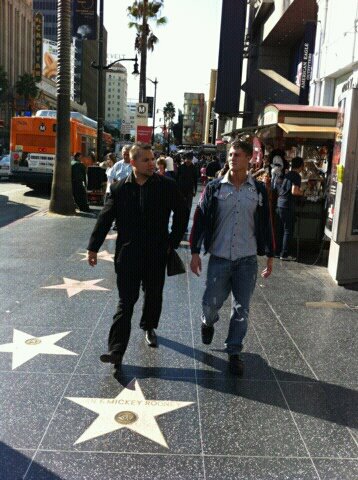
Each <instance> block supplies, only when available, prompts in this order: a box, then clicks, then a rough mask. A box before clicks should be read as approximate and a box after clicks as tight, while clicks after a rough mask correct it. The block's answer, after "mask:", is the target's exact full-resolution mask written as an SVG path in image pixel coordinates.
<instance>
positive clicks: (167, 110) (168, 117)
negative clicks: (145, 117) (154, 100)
mask: <svg viewBox="0 0 358 480" xmlns="http://www.w3.org/2000/svg"><path fill="white" fill-rule="evenodd" d="M163 115H164V123H165V124H166V125H167V132H168V142H167V153H168V155H169V153H170V152H169V150H170V148H169V146H170V130H171V129H172V128H173V118H174V117H175V107H174V104H173V103H172V102H167V103H166V104H165V107H164V108H163Z"/></svg>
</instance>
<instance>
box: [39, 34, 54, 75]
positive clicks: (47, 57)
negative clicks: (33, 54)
mask: <svg viewBox="0 0 358 480" xmlns="http://www.w3.org/2000/svg"><path fill="white" fill-rule="evenodd" d="M42 51H43V59H42V66H43V68H42V76H43V77H45V78H48V79H49V80H53V81H56V77H57V42H53V41H52V40H47V39H46V38H45V39H44V41H43V47H42Z"/></svg>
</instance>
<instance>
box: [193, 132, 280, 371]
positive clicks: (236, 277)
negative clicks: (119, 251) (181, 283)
mask: <svg viewBox="0 0 358 480" xmlns="http://www.w3.org/2000/svg"><path fill="white" fill-rule="evenodd" d="M251 157H252V146H251V145H250V144H249V143H245V142H239V141H236V142H234V143H233V144H232V145H231V148H230V150H229V171H228V172H227V173H226V174H225V176H224V177H222V178H218V179H215V180H213V181H211V182H209V183H208V185H207V186H206V188H205V191H204V193H203V195H202V197H201V199H200V201H199V204H198V206H197V208H196V211H195V215H194V223H193V228H192V231H191V235H190V246H191V253H192V259H191V264H190V268H191V270H192V272H193V273H195V274H196V275H199V274H200V271H201V258H200V250H201V245H202V243H204V247H205V253H207V252H209V253H210V259H209V265H208V271H207V281H206V289H205V292H204V296H203V300H202V315H201V320H202V325H201V334H202V341H203V343H204V344H210V343H211V341H212V339H213V335H214V324H215V323H216V322H217V321H218V320H219V310H220V308H221V307H222V305H223V303H224V301H225V300H226V299H227V297H228V295H229V293H230V292H231V293H232V298H233V303H232V311H231V318H230V325H229V331H228V336H227V338H226V341H225V344H226V351H227V353H228V355H229V368H230V371H231V372H232V373H233V374H234V375H239V376H241V375H242V374H243V371H244V365H243V362H242V360H241V358H240V352H241V349H242V342H243V339H244V337H245V335H246V331H247V323H248V315H249V308H250V300H251V296H252V294H253V291H254V288H255V284H256V277H257V255H264V254H266V255H267V257H268V258H267V265H266V268H265V269H264V271H263V272H262V274H261V275H262V277H264V278H267V277H268V276H269V275H270V274H271V272H272V263H273V258H272V257H273V251H272V227H271V221H270V213H269V204H268V198H267V193H266V188H265V185H264V184H263V183H261V182H257V181H255V180H254V179H253V178H252V177H251V176H250V175H248V173H247V171H248V167H249V161H250V159H251Z"/></svg>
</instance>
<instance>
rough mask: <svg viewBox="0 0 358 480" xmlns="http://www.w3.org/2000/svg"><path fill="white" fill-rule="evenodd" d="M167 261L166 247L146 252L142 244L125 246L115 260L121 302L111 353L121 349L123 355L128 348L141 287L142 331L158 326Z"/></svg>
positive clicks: (110, 335)
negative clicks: (142, 293) (142, 300)
mask: <svg viewBox="0 0 358 480" xmlns="http://www.w3.org/2000/svg"><path fill="white" fill-rule="evenodd" d="M166 263H167V251H166V249H161V250H160V251H153V250H152V251H151V252H150V253H148V254H146V253H145V252H144V251H143V248H141V247H140V246H134V245H128V246H125V247H122V249H121V251H120V252H119V255H118V258H117V263H116V272H117V287H118V295H119V301H118V307H117V311H116V313H115V315H114V317H113V324H112V327H111V329H110V332H109V337H108V350H109V351H110V352H111V351H119V352H121V353H122V355H123V354H124V352H125V351H126V348H127V345H128V341H129V337H130V333H131V319H132V315H133V308H134V305H135V304H136V302H137V300H138V297H139V292H140V286H142V290H143V292H144V304H143V311H142V316H141V319H140V324H139V326H140V328H141V329H143V330H150V329H152V328H157V327H158V323H159V318H160V314H161V311H162V299H163V287H164V281H165V267H166Z"/></svg>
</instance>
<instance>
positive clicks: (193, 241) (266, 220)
mask: <svg viewBox="0 0 358 480" xmlns="http://www.w3.org/2000/svg"><path fill="white" fill-rule="evenodd" d="M221 180H222V179H221V178H218V179H215V180H212V181H211V182H209V183H208V184H207V186H206V188H205V190H204V192H203V194H202V197H201V199H200V202H199V204H198V206H197V207H196V210H195V214H194V223H193V227H192V230H191V234H190V247H191V253H200V250H201V245H202V243H204V249H205V253H207V252H208V250H209V248H210V245H211V240H212V237H213V233H214V225H215V219H216V209H217V198H216V197H215V196H214V194H215V192H216V191H217V190H219V189H220V187H221ZM255 186H256V190H257V193H258V194H259V196H260V199H261V200H260V201H259V205H258V206H257V208H256V212H255V237H256V243H257V254H258V255H267V256H268V257H273V248H272V226H271V219H270V209H269V202H268V196H267V192H266V188H265V185H264V184H263V183H262V182H258V181H256V180H255Z"/></svg>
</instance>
